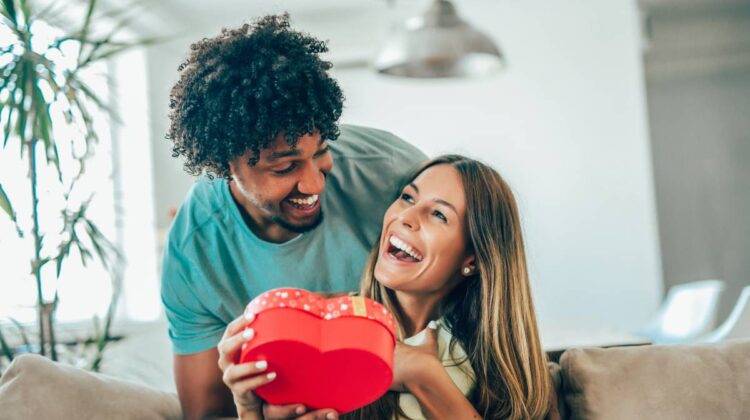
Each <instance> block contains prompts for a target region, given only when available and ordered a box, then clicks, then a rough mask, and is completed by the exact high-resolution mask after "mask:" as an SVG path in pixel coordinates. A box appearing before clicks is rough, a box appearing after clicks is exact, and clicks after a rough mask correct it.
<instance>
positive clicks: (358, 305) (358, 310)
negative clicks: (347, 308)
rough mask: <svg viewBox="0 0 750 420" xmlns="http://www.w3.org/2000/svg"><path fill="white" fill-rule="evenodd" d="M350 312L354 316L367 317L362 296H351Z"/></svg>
mask: <svg viewBox="0 0 750 420" xmlns="http://www.w3.org/2000/svg"><path fill="white" fill-rule="evenodd" d="M352 311H353V312H354V315H356V316H367V306H365V298H363V297H362V296H352Z"/></svg>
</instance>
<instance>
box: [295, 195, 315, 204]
mask: <svg viewBox="0 0 750 420" xmlns="http://www.w3.org/2000/svg"><path fill="white" fill-rule="evenodd" d="M318 197H319V196H318V194H313V195H311V196H309V197H307V198H290V199H289V201H291V202H292V203H294V204H297V205H300V206H312V205H313V204H315V203H316V202H317V201H318Z"/></svg>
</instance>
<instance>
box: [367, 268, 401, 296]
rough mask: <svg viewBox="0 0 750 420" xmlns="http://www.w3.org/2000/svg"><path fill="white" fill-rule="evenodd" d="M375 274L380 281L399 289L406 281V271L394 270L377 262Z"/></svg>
mask: <svg viewBox="0 0 750 420" xmlns="http://www.w3.org/2000/svg"><path fill="white" fill-rule="evenodd" d="M374 274H375V278H376V279H378V282H379V283H380V284H382V285H383V286H385V287H387V288H389V289H393V290H398V288H399V285H402V284H403V283H404V277H405V276H404V273H399V272H394V270H392V269H390V267H387V268H386V267H383V266H381V265H379V264H376V265H375V271H374Z"/></svg>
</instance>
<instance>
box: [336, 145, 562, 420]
mask: <svg viewBox="0 0 750 420" xmlns="http://www.w3.org/2000/svg"><path fill="white" fill-rule="evenodd" d="M443 164H446V165H451V166H452V167H454V168H455V169H456V170H457V171H458V173H459V174H460V176H461V180H462V183H463V188H464V191H465V195H466V224H467V228H468V233H469V238H470V242H469V243H468V246H469V247H470V249H472V250H473V252H474V255H475V258H476V268H477V270H476V272H477V274H475V275H474V276H473V277H472V278H468V279H466V280H464V281H462V282H461V283H460V284H459V285H458V286H456V287H455V288H454V290H453V291H451V292H450V294H449V295H448V296H446V298H445V300H444V302H443V306H442V315H443V317H444V319H445V321H446V323H447V325H448V328H449V329H450V331H451V333H452V335H453V339H452V341H451V344H450V345H451V346H453V345H455V343H456V342H458V343H460V344H461V345H462V346H463V348H464V350H465V351H466V354H467V355H468V359H469V362H470V363H471V367H472V369H473V370H474V373H475V378H476V383H475V386H474V388H473V390H472V391H471V394H470V396H469V399H470V400H471V402H472V404H473V405H474V407H475V408H476V409H477V411H478V412H479V413H480V414H481V415H482V417H483V418H485V419H541V418H544V417H545V415H546V414H547V412H548V410H549V404H550V398H551V392H552V391H551V387H552V384H551V380H550V377H549V374H548V370H547V358H546V355H545V353H544V351H543V350H542V346H541V343H540V340H539V332H538V329H537V324H536V315H535V311H534V304H533V302H532V296H531V287H530V285H529V276H528V270H527V268H526V253H525V251H524V244H523V236H522V233H521V223H520V220H519V214H518V208H517V205H516V201H515V198H514V197H513V193H512V192H511V189H510V187H509V186H508V184H506V183H505V181H504V180H503V179H502V178H501V177H500V175H499V174H498V173H497V172H496V171H495V170H494V169H492V168H490V167H489V166H487V165H484V164H482V163H481V162H478V161H476V160H473V159H469V158H466V157H463V156H458V155H445V156H440V157H437V158H435V159H432V160H430V161H429V162H427V163H425V164H424V165H423V166H422V167H421V168H419V169H418V170H417V171H416V173H415V174H414V175H413V177H412V178H411V180H414V179H415V178H416V177H417V176H419V174H421V173H422V172H424V171H425V170H427V169H428V168H431V167H433V166H436V165H443ZM378 254H379V243H378V242H376V244H375V247H374V249H373V251H372V253H371V254H370V258H369V261H368V264H367V266H366V268H365V271H364V273H363V277H362V283H361V293H362V295H363V296H366V297H369V298H371V299H374V300H376V301H378V302H381V303H382V304H384V305H385V306H386V307H387V308H388V309H389V310H391V312H392V313H393V314H394V316H395V317H396V320H397V321H398V324H399V325H403V322H402V321H403V316H402V312H401V310H400V308H399V305H398V302H397V301H396V297H395V294H394V292H393V291H392V290H389V289H387V288H385V287H384V286H382V285H381V284H380V283H379V282H378V281H377V279H375V276H374V270H375V263H376V262H377V257H378ZM403 335H404V333H403V330H400V331H399V339H403V338H404V337H403ZM397 413H398V414H399V415H400V416H405V415H404V413H403V412H402V411H401V409H400V408H399V406H398V394H397V393H394V392H388V393H387V394H386V395H384V396H383V397H381V398H380V399H379V400H377V401H375V402H374V403H372V404H370V405H368V406H366V407H364V408H362V409H360V410H357V411H355V412H353V413H350V414H349V415H347V416H346V418H355V419H391V418H393V416H394V414H397Z"/></svg>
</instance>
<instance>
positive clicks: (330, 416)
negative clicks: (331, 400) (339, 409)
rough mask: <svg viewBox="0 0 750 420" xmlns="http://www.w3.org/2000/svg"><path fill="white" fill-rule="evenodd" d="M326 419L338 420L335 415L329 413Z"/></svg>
mask: <svg viewBox="0 0 750 420" xmlns="http://www.w3.org/2000/svg"><path fill="white" fill-rule="evenodd" d="M326 418H327V419H328V420H335V419H336V415H335V414H333V413H328V414H326Z"/></svg>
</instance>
